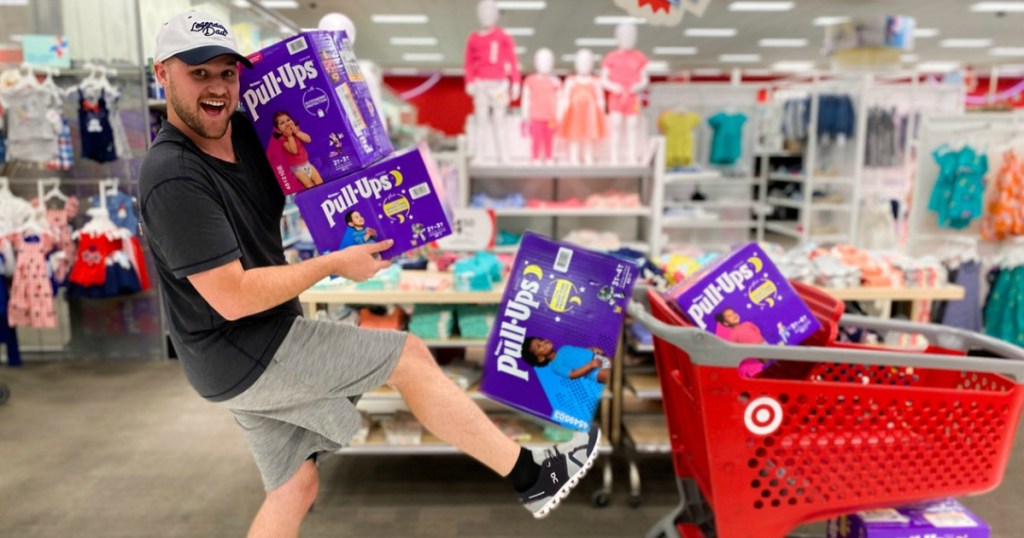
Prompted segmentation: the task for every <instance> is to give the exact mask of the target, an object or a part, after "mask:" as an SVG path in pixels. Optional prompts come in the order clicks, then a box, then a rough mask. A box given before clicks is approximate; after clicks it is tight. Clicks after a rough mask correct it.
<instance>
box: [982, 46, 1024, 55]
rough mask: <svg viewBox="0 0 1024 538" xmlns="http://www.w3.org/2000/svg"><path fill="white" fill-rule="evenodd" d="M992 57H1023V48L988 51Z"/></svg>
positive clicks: (1001, 48) (1003, 48) (1000, 48)
mask: <svg viewBox="0 0 1024 538" xmlns="http://www.w3.org/2000/svg"><path fill="white" fill-rule="evenodd" d="M989 54H991V55H992V56H1024V47H996V48H994V49H992V50H990V51H989Z"/></svg>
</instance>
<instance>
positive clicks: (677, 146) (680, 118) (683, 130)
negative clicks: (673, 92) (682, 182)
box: [658, 110, 700, 168]
mask: <svg viewBox="0 0 1024 538" xmlns="http://www.w3.org/2000/svg"><path fill="white" fill-rule="evenodd" d="M699 125H700V116H699V115H697V114H696V113H694V112H677V111H673V110H666V111H665V112H662V113H661V115H660V116H658V129H660V130H661V133H662V134H663V135H665V164H666V165H667V166H668V167H669V168H675V167H677V166H678V167H681V166H690V165H691V164H693V130H694V129H696V128H697V126H699Z"/></svg>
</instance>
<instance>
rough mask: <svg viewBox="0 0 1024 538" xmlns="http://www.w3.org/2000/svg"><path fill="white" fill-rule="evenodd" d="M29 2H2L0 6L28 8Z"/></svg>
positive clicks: (0, 0)
mask: <svg viewBox="0 0 1024 538" xmlns="http://www.w3.org/2000/svg"><path fill="white" fill-rule="evenodd" d="M27 5H28V0H0V6H27Z"/></svg>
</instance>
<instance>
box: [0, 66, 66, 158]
mask: <svg viewBox="0 0 1024 538" xmlns="http://www.w3.org/2000/svg"><path fill="white" fill-rule="evenodd" d="M0 96H2V97H3V100H4V102H5V103H6V104H7V160H10V161H15V160H19V161H26V162H32V163H43V164H46V163H48V162H50V160H51V159H53V157H54V156H55V155H57V134H58V132H59V130H60V129H59V114H58V113H56V112H54V109H55V107H56V105H57V104H56V103H54V102H53V95H52V94H51V93H49V92H48V91H44V90H42V89H40V88H39V87H37V86H36V85H33V84H31V83H29V84H22V85H20V86H16V87H14V88H12V89H9V90H4V91H3V92H2V94H0ZM54 121H56V122H57V123H58V125H57V126H56V128H55V125H54Z"/></svg>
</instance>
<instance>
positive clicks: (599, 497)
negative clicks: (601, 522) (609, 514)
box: [590, 489, 612, 508]
mask: <svg viewBox="0 0 1024 538" xmlns="http://www.w3.org/2000/svg"><path fill="white" fill-rule="evenodd" d="M590 502H591V503H592V504H593V505H594V507H595V508H604V507H606V506H608V505H609V504H611V502H612V497H611V495H609V494H608V492H607V491H604V490H603V489H599V490H597V491H595V492H594V494H593V495H591V496H590Z"/></svg>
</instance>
